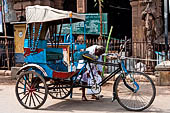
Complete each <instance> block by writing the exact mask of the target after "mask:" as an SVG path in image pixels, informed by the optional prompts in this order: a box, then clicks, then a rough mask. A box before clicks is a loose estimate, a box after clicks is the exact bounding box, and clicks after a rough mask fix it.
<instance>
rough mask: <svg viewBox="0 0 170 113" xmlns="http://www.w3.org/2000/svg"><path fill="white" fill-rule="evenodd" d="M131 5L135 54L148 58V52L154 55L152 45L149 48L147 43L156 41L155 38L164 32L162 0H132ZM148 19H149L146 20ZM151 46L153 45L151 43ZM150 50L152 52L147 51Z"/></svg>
mask: <svg viewBox="0 0 170 113" xmlns="http://www.w3.org/2000/svg"><path fill="white" fill-rule="evenodd" d="M148 4H149V5H148ZM131 6H132V41H133V56H140V57H142V58H146V55H147V54H150V53H151V54H152V55H153V51H152V50H153V49H152V47H150V49H148V50H147V48H148V47H147V46H148V44H147V43H152V42H154V40H156V39H157V38H160V35H161V34H162V33H163V23H162V1H161V0H132V1H131ZM147 14H148V16H147ZM146 19H148V20H149V21H146ZM150 27H151V29H150ZM149 38H150V39H149ZM149 46H152V45H151V44H149ZM141 50H142V51H141ZM148 51H150V53H147V52H148ZM152 55H151V56H152ZM148 58H151V57H148Z"/></svg>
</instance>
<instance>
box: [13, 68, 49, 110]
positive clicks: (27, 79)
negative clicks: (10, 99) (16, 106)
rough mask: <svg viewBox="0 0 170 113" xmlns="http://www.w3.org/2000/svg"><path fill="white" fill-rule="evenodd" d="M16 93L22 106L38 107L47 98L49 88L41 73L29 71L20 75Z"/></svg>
mask: <svg viewBox="0 0 170 113" xmlns="http://www.w3.org/2000/svg"><path fill="white" fill-rule="evenodd" d="M15 93H16V97H17V99H18V101H19V103H20V104H21V105H22V106H24V107H25V108H27V109H38V108H39V107H41V106H42V105H43V104H44V103H45V101H46V99H47V95H48V88H47V85H46V83H45V80H44V78H43V77H42V76H41V75H40V74H38V73H36V72H34V71H27V72H23V73H22V74H21V75H20V76H19V77H18V79H17V82H16V87H15Z"/></svg>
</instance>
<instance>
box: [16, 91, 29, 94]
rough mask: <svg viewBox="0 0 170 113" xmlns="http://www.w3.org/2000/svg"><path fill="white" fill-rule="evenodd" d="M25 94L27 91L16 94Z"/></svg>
mask: <svg viewBox="0 0 170 113" xmlns="http://www.w3.org/2000/svg"><path fill="white" fill-rule="evenodd" d="M26 92H28V91H23V92H21V93H18V94H19V95H21V94H25V93H26Z"/></svg>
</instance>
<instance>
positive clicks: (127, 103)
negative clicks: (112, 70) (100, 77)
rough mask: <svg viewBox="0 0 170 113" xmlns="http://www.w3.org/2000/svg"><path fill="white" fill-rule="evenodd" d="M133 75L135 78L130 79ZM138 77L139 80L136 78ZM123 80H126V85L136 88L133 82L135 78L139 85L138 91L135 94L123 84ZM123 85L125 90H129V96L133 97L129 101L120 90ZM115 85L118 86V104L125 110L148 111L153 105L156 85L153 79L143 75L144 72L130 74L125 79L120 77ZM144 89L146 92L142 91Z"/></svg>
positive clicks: (116, 87)
mask: <svg viewBox="0 0 170 113" xmlns="http://www.w3.org/2000/svg"><path fill="white" fill-rule="evenodd" d="M132 75H133V77H130V76H132ZM136 76H137V78H134V77H136ZM123 78H124V79H125V81H126V83H127V84H128V85H129V86H131V87H136V86H135V85H134V84H132V83H133V82H132V80H131V79H133V78H134V80H135V81H136V82H137V83H138V85H139V89H138V91H137V92H133V91H131V90H130V89H129V88H127V86H126V85H125V83H124V82H123ZM122 83H123V84H122ZM141 83H143V84H141ZM121 84H122V85H123V86H124V88H123V89H124V90H128V91H127V92H128V93H127V95H128V96H131V97H130V99H129V100H128V96H125V95H124V94H123V93H122V92H123V91H122V89H121V90H120V85H121ZM115 85H116V86H115V90H116V91H115V93H116V99H117V101H118V103H119V104H120V105H121V106H122V107H123V108H125V109H126V110H129V111H143V110H145V109H147V108H148V107H149V106H150V105H151V104H152V103H153V101H154V99H155V96H156V88H155V85H154V83H153V81H152V79H151V78H150V77H149V76H148V75H147V74H145V73H142V72H128V74H127V75H126V76H125V77H122V76H121V75H120V76H119V77H118V79H117V81H116V84H115ZM143 86H144V87H143ZM149 86H151V89H152V90H151V89H148V87H149ZM142 89H144V91H142ZM145 91H146V92H147V93H146V92H145ZM125 93H126V92H125ZM145 93H146V94H145ZM134 96H135V98H134ZM142 96H144V97H142ZM146 96H150V98H148V97H146ZM142 99H143V100H142ZM141 100H142V101H141ZM145 100H147V102H146V103H145V102H144V101H145Z"/></svg>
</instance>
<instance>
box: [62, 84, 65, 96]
mask: <svg viewBox="0 0 170 113" xmlns="http://www.w3.org/2000/svg"><path fill="white" fill-rule="evenodd" d="M62 86H63V85H62ZM61 89H62V91H63V93H64V94H65V95H66V92H65V91H64V89H63V88H61Z"/></svg>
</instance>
